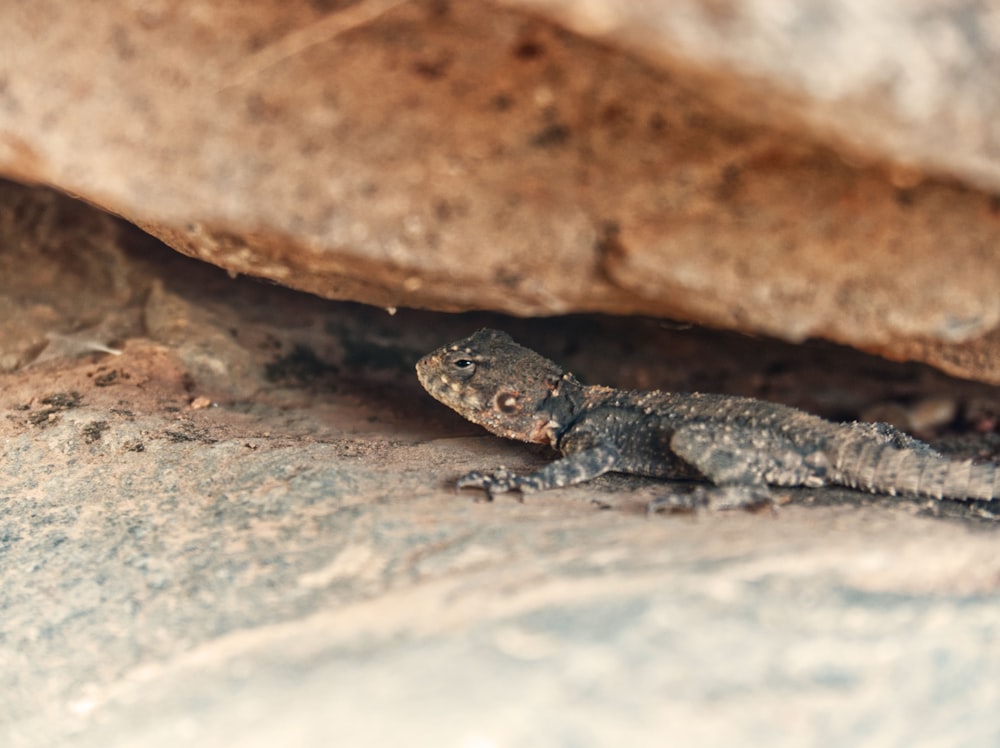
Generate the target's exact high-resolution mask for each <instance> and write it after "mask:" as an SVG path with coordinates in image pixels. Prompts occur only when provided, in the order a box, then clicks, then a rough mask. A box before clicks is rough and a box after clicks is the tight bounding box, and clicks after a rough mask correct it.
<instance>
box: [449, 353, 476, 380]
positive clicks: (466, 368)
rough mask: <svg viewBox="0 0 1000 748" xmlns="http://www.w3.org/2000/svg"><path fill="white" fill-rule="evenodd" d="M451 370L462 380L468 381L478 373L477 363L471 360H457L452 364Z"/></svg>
mask: <svg viewBox="0 0 1000 748" xmlns="http://www.w3.org/2000/svg"><path fill="white" fill-rule="evenodd" d="M451 368H452V369H453V370H454V371H455V373H456V375H457V376H459V377H461V378H462V379H468V378H469V377H471V376H472V375H473V373H474V372H475V371H476V362H475V361H473V360H472V359H469V358H456V359H454V360H453V361H452V362H451Z"/></svg>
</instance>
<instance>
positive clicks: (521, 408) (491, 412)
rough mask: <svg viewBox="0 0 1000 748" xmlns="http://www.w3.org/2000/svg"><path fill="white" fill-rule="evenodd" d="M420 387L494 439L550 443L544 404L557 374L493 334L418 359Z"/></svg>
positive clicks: (559, 374)
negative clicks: (483, 429) (489, 433)
mask: <svg viewBox="0 0 1000 748" xmlns="http://www.w3.org/2000/svg"><path fill="white" fill-rule="evenodd" d="M417 377H418V378H419V379H420V383H421V384H422V385H423V386H424V389H426V390H427V391H428V392H429V393H430V394H431V395H432V396H433V397H434V398H435V399H437V400H439V401H440V402H442V403H444V404H445V405H447V406H448V407H449V408H451V409H452V410H454V411H456V412H458V413H460V414H461V415H462V416H464V417H465V418H467V419H468V420H470V421H472V422H473V423H477V424H479V425H480V426H483V427H484V428H486V429H488V430H489V431H492V432H493V433H494V434H497V435H498V436H503V437H506V438H508V439H519V440H522V441H530V442H540V443H544V444H552V443H553V440H554V438H555V437H554V433H555V430H556V429H557V428H558V425H559V424H557V423H555V422H554V421H553V420H552V418H551V415H550V414H549V413H548V412H547V411H546V407H545V404H546V401H547V400H549V399H550V398H551V397H553V396H557V395H558V393H559V386H560V384H561V382H562V381H563V372H562V370H561V369H560V368H559V367H558V366H556V365H555V364H554V363H553V362H552V361H549V360H548V359H547V358H544V357H543V356H540V355H538V354H537V353H535V352H534V351H531V350H529V349H527V348H524V347H523V346H520V345H518V344H517V343H515V342H514V341H513V340H512V339H511V337H510V336H509V335H508V334H507V333H505V332H500V331H499V330H480V331H479V332H477V333H475V334H474V335H470V336H469V337H468V338H465V339H464V340H459V341H458V342H457V343H451V344H449V345H446V346H445V347H444V348H439V349H438V350H436V351H434V352H433V353H430V354H428V355H427V356H424V357H423V358H422V359H420V361H419V362H418V363H417Z"/></svg>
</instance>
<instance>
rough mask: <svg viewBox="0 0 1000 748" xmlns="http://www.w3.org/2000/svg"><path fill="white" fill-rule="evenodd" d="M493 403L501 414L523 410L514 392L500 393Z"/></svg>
mask: <svg viewBox="0 0 1000 748" xmlns="http://www.w3.org/2000/svg"><path fill="white" fill-rule="evenodd" d="M493 403H494V404H495V405H496V408H497V410H499V411H500V412H501V413H514V412H516V411H518V410H520V409H521V404H520V402H519V401H518V397H517V395H516V394H514V393H513V392H498V393H497V396H496V397H495V398H493Z"/></svg>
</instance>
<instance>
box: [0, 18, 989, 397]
mask: <svg viewBox="0 0 1000 748" xmlns="http://www.w3.org/2000/svg"><path fill="white" fill-rule="evenodd" d="M508 5H512V6H516V7H513V8H511V7H508V6H507V5H494V4H489V3H476V2H447V1H443V0H421V1H417V2H403V1H402V0H361V1H360V2H354V3H341V2H334V3H317V2H306V0H301V1H299V2H290V3H289V2H276V1H275V0H265V1H264V2H258V3H254V4H253V6H252V7H250V8H248V7H247V6H246V4H241V3H235V2H222V3H202V2H194V1H193V0H192V2H186V3H180V4H169V3H151V4H150V3H146V4H142V5H135V4H130V3H125V2H108V3H101V4H100V5H99V6H96V7H91V6H84V5H81V4H62V5H59V6H53V7H48V6H44V7H43V6H41V5H38V4H37V3H31V2H28V0H15V2H8V3H5V4H3V6H2V7H0V24H2V25H3V27H4V28H5V29H6V35H7V39H8V42H7V43H6V44H4V45H2V48H0V171H3V172H4V173H6V174H7V175H10V176H13V177H15V178H18V179H21V180H25V181H38V182H44V183H49V184H52V185H56V186H58V187H59V188H61V189H63V190H67V191H69V192H71V193H75V194H78V195H81V196H83V197H85V198H86V199H87V200H88V201H90V202H92V203H94V204H97V205H100V206H103V207H104V208H106V209H108V210H110V211H112V212H114V213H117V214H120V215H122V216H125V217H126V218H128V219H129V220H131V221H133V222H135V223H137V224H138V225H140V226H142V227H144V228H145V229H147V230H148V231H150V232H152V233H153V234H155V235H156V236H158V237H161V238H162V239H164V240H165V241H166V242H167V243H168V244H170V245H171V246H173V247H175V248H176V249H179V250H181V251H183V252H185V253H188V254H191V255H193V256H196V257H199V258H202V259H205V260H208V261H209V262H211V263H214V264H216V265H219V266H221V267H224V268H226V269H228V270H230V271H232V272H236V273H246V274H250V275H254V276H260V277H265V278H269V279H272V280H275V281H277V282H279V283H282V284H285V285H288V286H292V287H295V288H300V289H305V290H308V291H311V292H314V293H317V294H320V295H323V296H327V297H330V298H338V299H353V300H359V301H365V302H368V303H371V304H377V305H382V306H386V307H393V308H395V307H402V306H416V307H426V308H434V309H442V310H463V309H492V310H501V311H506V312H509V313H513V314H517V315H543V314H544V315H549V314H560V313H567V312H580V311H605V312H613V313H617V314H630V313H642V314H648V315H655V316H660V317H663V316H668V317H674V318H679V319H686V320H694V321H698V322H701V323H705V324H710V325H714V326H720V327H728V328H733V329H737V330H744V331H751V332H762V333H766V334H769V335H773V336H778V337H782V338H785V339H788V340H796V341H798V340H803V339H805V338H807V337H824V338H828V339H830V340H835V341H839V342H843V343H849V344H851V345H853V346H856V347H860V348H864V349H867V350H871V351H876V352H880V353H882V354H884V355H886V356H890V357H894V358H914V359H919V360H924V361H928V362H930V363H933V364H934V365H936V366H939V367H942V368H944V369H946V370H948V371H950V372H952V373H956V374H961V375H963V376H967V377H975V378H979V379H982V380H985V381H990V382H1000V364H998V363H997V362H998V361H1000V355H998V354H1000V333H998V332H997V329H998V323H1000V294H998V293H997V288H998V286H1000V254H998V253H997V252H996V246H997V242H998V238H1000V202H998V200H997V198H996V197H995V196H994V195H992V194H991V192H995V191H996V190H997V189H998V187H1000V167H998V151H997V149H998V146H997V143H1000V132H998V128H1000V124H998V123H1000V118H998V117H997V111H996V110H997V107H998V103H997V98H996V93H995V92H996V86H995V79H996V71H997V70H998V64H997V49H998V48H1000V42H998V36H1000V31H998V26H997V23H996V19H995V13H994V12H993V11H991V10H990V9H989V8H988V7H987V6H983V5H980V4H970V3H967V2H960V1H958V0H952V1H951V2H933V3H932V2H923V1H922V2H904V0H894V1H893V2H886V3H879V4H876V5H872V4H868V5H866V4H864V3H857V2H851V1H849V0H841V1H840V2H834V3H827V4H824V5H823V9H822V11H820V10H817V9H816V8H815V7H813V6H808V7H806V6H802V7H797V6H793V5H781V6H775V5H774V4H773V3H764V2H752V3H729V2H722V3H720V2H715V1H713V2H708V1H704V2H694V1H693V0H689V1H687V2H682V3H667V2H665V1H664V2H624V3H612V2H600V1H592V2H586V3H566V2H561V1H559V0H519V1H518V2H512V3H510V4H508ZM869 6H870V7H869ZM526 11H533V12H543V13H545V14H547V16H548V18H549V19H550V20H543V18H542V17H540V16H536V15H529V14H527V13H526ZM558 24H565V25H566V26H568V27H571V28H573V29H575V32H571V31H568V30H566V29H565V28H564V27H562V26H560V25H558ZM588 37H594V39H591V38H588ZM969 185H974V186H975V187H970V186H969ZM979 190H982V191H979ZM81 251H84V250H83V249H81Z"/></svg>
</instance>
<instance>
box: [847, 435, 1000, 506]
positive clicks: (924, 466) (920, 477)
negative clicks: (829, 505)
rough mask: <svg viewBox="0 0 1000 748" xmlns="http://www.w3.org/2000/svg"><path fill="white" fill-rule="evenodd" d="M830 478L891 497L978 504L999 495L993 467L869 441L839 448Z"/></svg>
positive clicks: (999, 473) (999, 478) (998, 469)
mask: <svg viewBox="0 0 1000 748" xmlns="http://www.w3.org/2000/svg"><path fill="white" fill-rule="evenodd" d="M835 475H836V479H835V482H836V483H839V484H841V485H845V486H849V487H851V488H859V489H862V490H864V491H871V492H873V493H887V494H890V495H893V496H895V495H896V494H904V495H910V496H929V497H932V498H935V499H980V500H982V501H991V500H993V499H995V498H997V497H1000V466H998V465H994V464H992V463H988V462H979V463H977V462H973V461H972V460H953V459H950V458H948V457H945V456H944V455H941V454H938V453H937V452H934V451H933V450H930V449H927V450H926V451H915V450H913V449H907V448H902V449H901V448H899V447H896V446H894V445H892V444H886V443H881V444H880V443H878V442H872V441H869V440H860V439H859V440H853V441H852V443H851V444H848V445H846V448H845V449H843V450H841V454H840V455H838V457H837V464H836V466H835Z"/></svg>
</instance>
